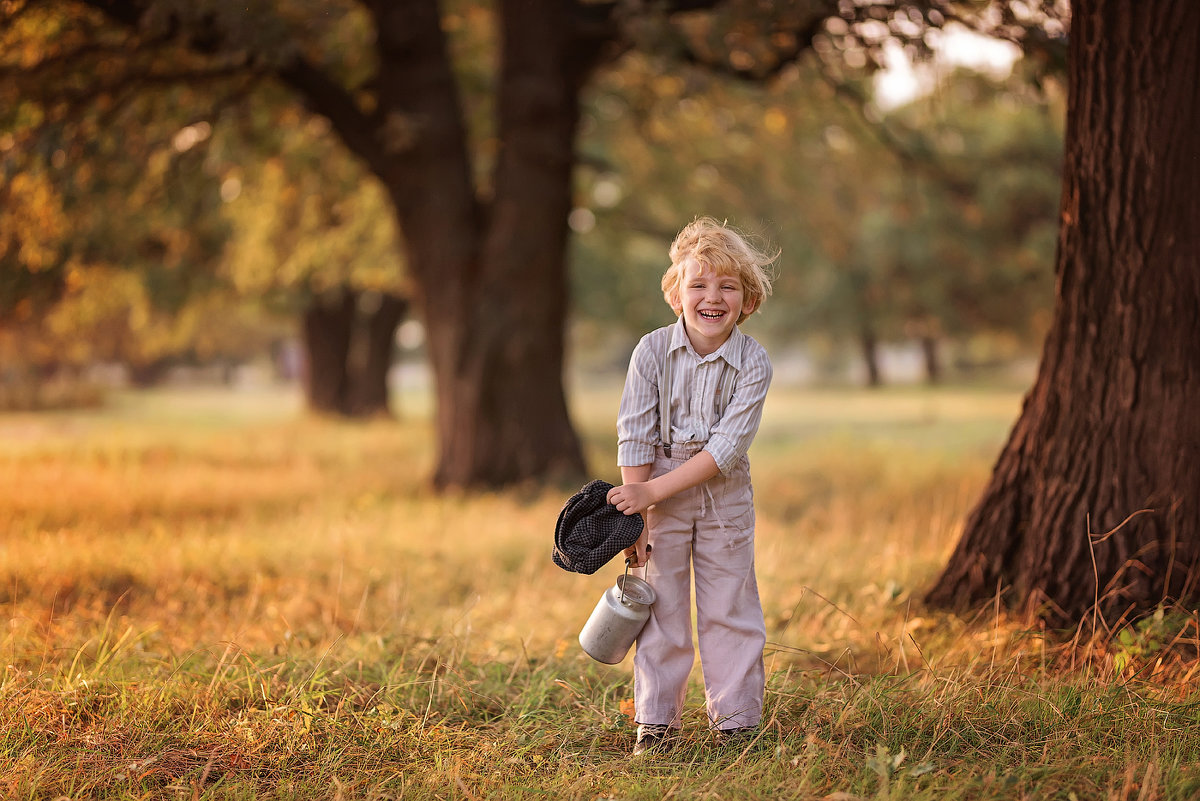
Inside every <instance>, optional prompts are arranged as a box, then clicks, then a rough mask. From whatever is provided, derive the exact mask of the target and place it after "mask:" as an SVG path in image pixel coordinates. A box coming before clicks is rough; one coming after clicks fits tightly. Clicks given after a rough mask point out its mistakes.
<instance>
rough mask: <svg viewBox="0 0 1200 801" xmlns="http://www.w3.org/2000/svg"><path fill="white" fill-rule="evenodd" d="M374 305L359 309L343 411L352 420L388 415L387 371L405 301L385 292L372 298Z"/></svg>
mask: <svg viewBox="0 0 1200 801" xmlns="http://www.w3.org/2000/svg"><path fill="white" fill-rule="evenodd" d="M375 297H377V298H378V305H375V304H374V303H372V308H369V309H359V311H360V313H361V319H360V320H359V325H358V326H357V330H356V332H355V333H356V334H357V337H356V340H357V341H356V343H355V351H356V353H357V354H358V358H356V359H353V360H352V361H351V369H350V397H349V399H348V402H347V409H348V412H349V414H350V415H351V416H354V417H372V416H377V415H378V416H385V415H389V414H391V410H390V408H389V405H388V394H389V393H388V372H389V370H390V369H391V366H392V356H393V354H394V353H395V349H396V346H395V339H396V329H397V328H398V327H399V326H400V323H401V322H403V321H404V316H405V314H407V312H408V301H407V300H406V299H404V298H401V297H398V296H396V295H391V294H387V293H383V294H379V295H377V296H375Z"/></svg>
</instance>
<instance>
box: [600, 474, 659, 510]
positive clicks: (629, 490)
mask: <svg viewBox="0 0 1200 801" xmlns="http://www.w3.org/2000/svg"><path fill="white" fill-rule="evenodd" d="M608 502H609V503H611V504H612V505H613V506H615V507H617V509H619V510H620V511H622V512H624V513H625V514H627V515H634V514H640V513H642V512H645V511H646V510H647V509H649V508H650V507H651V506H653V505H654V504H655V503H657V502H658V499H657V498H655V497H654V494H653V493H652V492H651V490H650V482H649V481H635V482H631V483H629V484H622V485H621V486H619V487H613V488H612V489H610V490H609V491H608Z"/></svg>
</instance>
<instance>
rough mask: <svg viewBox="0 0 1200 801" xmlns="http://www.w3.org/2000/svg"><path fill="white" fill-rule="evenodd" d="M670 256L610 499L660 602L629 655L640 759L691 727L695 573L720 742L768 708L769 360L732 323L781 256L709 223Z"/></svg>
mask: <svg viewBox="0 0 1200 801" xmlns="http://www.w3.org/2000/svg"><path fill="white" fill-rule="evenodd" d="M670 256H671V266H670V267H669V268H668V269H667V271H666V273H665V274H664V275H663V279H662V290H663V297H664V298H665V299H666V301H667V303H668V304H669V305H670V307H671V309H672V310H673V311H674V312H675V314H676V315H677V316H678V317H679V319H678V320H677V321H676V323H675V324H674V325H670V326H667V327H665V328H660V329H658V330H656V331H652V332H651V333H649V334H647V335H646V336H645V337H643V338H642V340H641V342H639V343H638V346H637V347H636V348H635V349H634V352H633V356H632V358H631V359H630V364H629V373H628V376H627V377H626V381H625V390H624V392H623V394H622V396H621V408H620V412H619V415H618V419H617V437H618V446H617V463H618V465H619V466H620V468H621V480H622V482H623V483H622V485H621V486H619V487H614V488H613V489H612V490H610V491H609V493H608V502H609V503H611V504H613V505H614V506H616V507H617V509H619V510H620V511H621V512H623V513H624V514H627V515H632V514H641V515H642V516H643V517H644V518H645V524H646V525H645V527H644V528H643V531H642V535H641V538H640V539H639V540H638V542H637V544H636V545H635V546H634V547H632V548H630V549H629V550H628V551H626V556H627V557H629V558H630V560H631V565H632V566H634V567H644V568H645V570H646V579H647V580H648V581H649V582H650V584H651V585H653V587H654V590H655V594H656V595H657V600H656V601H655V604H654V606H653V607H652V609H651V616H650V620H649V621H648V622H647V623H646V627H645V629H643V630H642V633H641V634H640V635H639V637H638V640H637V651H636V653H635V655H634V701H635V706H636V710H637V712H636V714H637V722H638V736H637V745H636V746H635V747H634V754H635V755H639V754H643V753H646V752H648V751H652V750H659V749H662V748H665V747H666V746H668V745H669V744H670V740H671V738H672V737H673V736H674V734H675V733H677V732H678V730H679V729H680V727H681V726H682V717H681V716H682V712H683V702H684V695H685V693H686V690H687V678H688V674H689V673H690V672H691V668H692V662H693V660H694V653H693V649H692V631H691V598H690V596H691V588H690V574H691V573H692V571H693V570H694V572H695V576H696V618H697V634H698V639H699V642H700V660H701V665H702V667H703V671H704V687H705V697H706V702H707V708H708V715H709V719H710V721H711V723H712V726H713V727H714V728H715V729H716V730H717V732H718V735H719V736H731V735H736V734H742V733H745V732H749V731H753V729H754V728H755V727H756V726H757V725H758V724H759V722H760V720H761V718H762V704H763V686H764V670H763V660H762V650H763V646H764V645H765V643H766V626H765V624H764V622H763V613H762V606H761V604H760V602H759V598H758V586H757V583H756V581H755V576H754V503H753V491H752V489H751V486H750V465H749V461H748V459H747V458H746V451H747V449H748V448H749V447H750V443H751V441H752V440H753V439H754V434H755V432H756V431H757V430H758V424H759V420H760V419H761V416H762V403H763V398H764V397H765V396H766V392H767V387H768V386H769V385H770V383H771V363H770V361H769V360H768V359H767V354H766V351H765V350H764V349H763V347H762V346H761V345H760V344H758V343H757V342H755V341H754V340H753V339H751V338H750V337H749V336H747V335H746V334H744V333H742V332H741V330H740V329H738V327H737V325H738V323H740V322H741V321H742V320H744V319H745V318H746V317H748V316H749V315H751V314H753V313H754V312H755V311H756V310H757V309H758V308H759V306H760V305H761V304H762V302H763V299H764V298H765V297H766V296H767V295H769V294H770V293H771V279H770V276H769V275H768V274H767V271H766V267H767V265H769V264H770V263H771V262H772V261H773V260H774V257H768V256H766V255H765V254H763V253H761V252H760V251H758V250H757V249H755V248H754V247H753V246H751V245H750V244H749V243H748V242H747V241H746V240H745V239H744V238H743V237H742V236H741V235H740V234H738V233H737V232H736V231H734V230H732V229H731V228H729V227H728V226H726V225H723V224H721V223H719V222H717V221H716V220H713V219H711V218H707V217H703V218H699V219H697V220H696V221H694V222H692V223H691V224H690V225H688V226H687V227H685V228H684V229H683V230H682V231H681V232H680V233H679V235H678V236H677V237H676V238H675V241H674V242H673V243H672V245H671V250H670ZM660 390H661V392H660ZM647 545H650V546H653V558H652V559H649V560H647V556H646V554H647Z"/></svg>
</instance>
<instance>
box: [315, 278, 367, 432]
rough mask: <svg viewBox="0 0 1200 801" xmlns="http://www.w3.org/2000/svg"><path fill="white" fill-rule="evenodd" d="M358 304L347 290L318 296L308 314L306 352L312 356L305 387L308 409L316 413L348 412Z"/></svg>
mask: <svg viewBox="0 0 1200 801" xmlns="http://www.w3.org/2000/svg"><path fill="white" fill-rule="evenodd" d="M354 305H355V296H354V294H353V293H352V292H350V291H348V290H344V289H343V290H340V291H338V292H335V293H331V294H328V295H318V296H316V297H314V298H313V299H312V301H311V302H310V303H309V306H308V308H307V309H305V311H304V349H305V352H306V354H307V356H308V359H307V367H306V370H305V378H304V387H305V392H306V394H307V396H308V407H309V408H310V409H312V410H313V411H315V412H321V413H324V414H343V413H345V411H346V394H347V392H348V390H349V387H350V374H349V369H348V364H349V356H350V341H351V337H352V336H353V329H354Z"/></svg>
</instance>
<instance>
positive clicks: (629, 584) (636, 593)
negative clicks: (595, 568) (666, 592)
mask: <svg viewBox="0 0 1200 801" xmlns="http://www.w3.org/2000/svg"><path fill="white" fill-rule="evenodd" d="M617 589H618V590H620V591H621V593H622V594H623V595H624V596H625V603H626V604H642V605H643V606H650V605H651V604H653V603H654V598H655V595H654V588H653V587H651V586H650V585H649V584H647V583H646V581H645V580H644V579H640V578H638V577H637V576H630V575H624V576H617Z"/></svg>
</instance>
